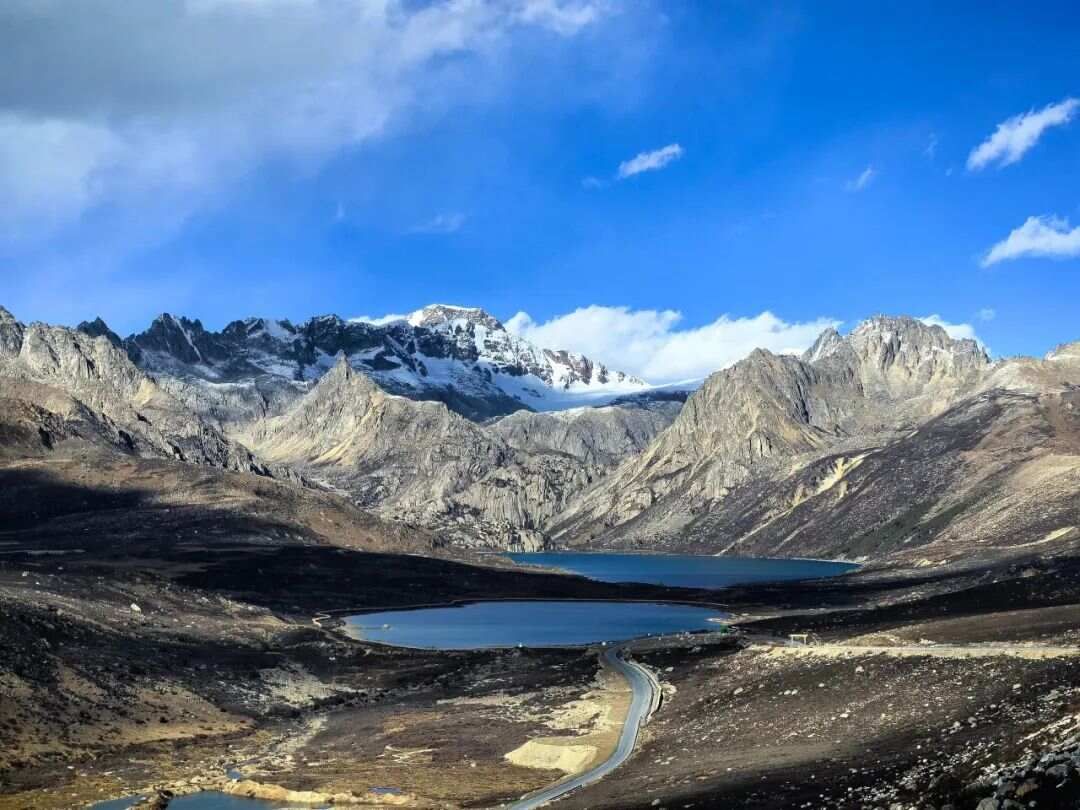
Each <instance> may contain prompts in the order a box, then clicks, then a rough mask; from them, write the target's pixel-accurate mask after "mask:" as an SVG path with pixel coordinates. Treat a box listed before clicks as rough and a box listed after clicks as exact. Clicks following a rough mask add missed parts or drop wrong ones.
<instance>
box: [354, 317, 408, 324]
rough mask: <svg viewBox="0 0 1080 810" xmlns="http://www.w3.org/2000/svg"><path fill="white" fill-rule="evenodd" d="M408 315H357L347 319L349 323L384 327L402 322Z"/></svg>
mask: <svg viewBox="0 0 1080 810" xmlns="http://www.w3.org/2000/svg"><path fill="white" fill-rule="evenodd" d="M408 317H409V316H408V315H377V316H376V315H357V316H355V317H353V318H349V322H350V323H370V324H371V325H373V326H386V324H388V323H393V322H394V321H404V320H405V319H407V318H408Z"/></svg>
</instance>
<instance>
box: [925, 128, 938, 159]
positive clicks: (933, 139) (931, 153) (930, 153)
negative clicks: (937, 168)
mask: <svg viewBox="0 0 1080 810" xmlns="http://www.w3.org/2000/svg"><path fill="white" fill-rule="evenodd" d="M937 144H938V138H937V135H936V134H935V133H933V132H931V133H930V138H929V139H928V140H927V142H926V147H925V148H924V149H923V155H925V156H926V157H928V158H930V160H933V159H934V157H935V156H936V155H937Z"/></svg>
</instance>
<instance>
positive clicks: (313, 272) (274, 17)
mask: <svg viewBox="0 0 1080 810" xmlns="http://www.w3.org/2000/svg"><path fill="white" fill-rule="evenodd" d="M941 6H942V4H940V3H930V2H927V3H910V4H906V5H905V6H904V7H903V8H900V7H897V8H896V9H888V8H886V7H885V4H880V3H855V2H851V3H847V2H836V3H777V4H770V3H765V2H736V3H724V2H701V3H686V2H679V3H674V2H673V3H666V2H648V1H647V0H640V1H636V2H633V3H617V2H613V0H455V1H454V2H448V3H420V2H396V0H367V2H363V3H359V2H357V3H352V2H349V1H348V0H187V2H173V3H162V4H147V7H145V8H142V7H135V6H133V5H132V4H130V3H127V2H126V0H100V1H99V2H98V3H96V4H88V5H84V6H81V7H80V8H79V10H77V11H73V10H72V8H71V7H70V6H69V5H67V4H62V3H59V2H57V3H55V4H54V3H52V2H44V3H31V2H29V0H26V2H25V3H24V2H23V0H17V2H15V3H12V4H6V5H5V8H4V9H3V10H0V32H6V33H0V47H2V48H3V52H5V53H8V54H10V62H11V65H14V67H15V69H14V70H7V71H4V74H5V77H4V78H0V194H2V195H3V197H4V198H5V199H7V200H8V201H9V205H8V206H6V208H7V210H6V212H4V213H0V303H2V304H3V305H4V306H6V307H7V308H9V309H11V310H12V311H13V312H14V313H15V314H16V315H17V316H19V317H20V318H23V319H26V320H30V319H42V320H50V321H58V322H67V323H74V322H77V321H79V320H81V319H84V318H91V317H93V316H95V315H99V314H100V315H102V316H103V317H104V318H105V319H106V320H107V321H108V322H109V323H110V324H112V325H113V326H114V328H116V329H117V330H118V331H120V332H122V333H127V332H129V331H132V330H135V329H139V328H142V327H143V326H144V325H145V324H146V323H147V322H148V321H149V320H150V319H151V318H152V317H153V316H154V314H156V313H158V312H160V311H163V310H168V311H170V312H174V313H182V314H187V315H190V316H192V317H200V318H202V319H203V321H204V322H205V323H206V324H207V325H208V326H213V327H220V326H222V325H224V323H226V322H227V321H229V320H231V319H233V318H235V317H242V316H246V315H249V314H260V315H269V316H275V317H289V318H292V319H303V318H306V317H308V316H310V315H312V314H317V313H323V312H336V313H339V314H341V315H343V316H346V317H350V316H359V315H371V316H377V315H382V314H384V313H390V312H406V311H409V310H412V309H415V308H417V307H419V306H421V305H423V304H425V303H430V302H434V301H439V302H450V303H461V304H468V305H476V306H482V307H484V308H486V309H488V310H489V311H491V312H492V313H494V314H495V315H497V316H499V317H501V318H503V319H507V320H509V319H511V318H512V317H513V316H515V314H516V313H518V312H520V311H524V312H526V313H527V314H528V317H524V316H522V317H517V318H514V319H513V323H514V324H515V325H516V326H517V328H519V329H520V330H521V331H523V332H524V333H526V334H529V335H530V336H532V337H535V338H537V339H544V340H547V341H554V340H558V341H561V342H563V343H568V344H571V345H568V346H567V347H568V348H571V349H578V350H583V351H586V352H587V353H590V352H591V353H593V354H596V353H601V354H607V355H611V354H615V355H616V357H614V358H611V357H607V358H605V357H601V359H611V360H612V361H614V360H619V361H622V362H623V363H624V364H630V365H633V366H634V368H631V369H629V370H631V371H643V370H645V369H648V368H650V367H651V368H656V367H657V364H658V363H660V362H661V359H662V357H663V356H665V354H664V353H665V352H667V354H668V355H670V353H671V352H672V351H674V350H675V348H674V347H681V348H682V350H683V351H684V352H689V353H698V354H700V355H701V358H700V361H698V362H697V365H698V366H702V367H707V366H708V365H709V364H715V363H718V362H719V363H723V362H729V361H730V359H733V358H734V357H735V356H737V355H738V354H739V353H740V352H741V351H743V350H744V348H745V347H746V346H751V345H756V344H757V343H761V344H764V345H768V346H769V347H770V348H774V349H783V348H787V347H788V345H787V344H789V343H790V347H791V348H797V347H798V346H800V345H802V344H804V343H805V342H806V340H807V335H810V334H812V333H813V332H816V330H817V329H818V328H819V327H820V326H821V325H822V324H824V323H829V322H835V321H838V322H842V323H843V324H845V325H847V326H851V325H853V324H854V323H855V322H857V321H858V320H859V319H860V318H863V317H865V316H867V315H869V314H873V313H875V312H888V313H907V314H912V315H916V316H928V315H938V316H940V318H941V319H943V320H944V321H945V322H947V323H949V324H953V325H956V330H955V331H956V333H957V334H972V333H975V334H977V335H978V336H979V337H980V338H981V339H982V340H984V341H985V343H986V344H987V345H989V346H990V347H991V348H992V350H993V351H994V352H995V353H996V354H1013V353H1037V354H1041V353H1042V352H1045V351H1046V350H1047V349H1049V348H1051V347H1052V346H1053V345H1054V344H1056V343H1059V342H1063V341H1067V340H1077V339H1080V231H1078V230H1074V229H1076V228H1077V226H1078V225H1080V110H1077V109H1076V107H1077V103H1076V102H1074V101H1071V100H1072V99H1074V98H1076V97H1080V49H1078V48H1077V47H1076V42H1078V41H1080V9H1078V8H1077V6H1076V5H1075V4H1074V3H1041V4H1024V7H1022V6H1021V5H1020V4H1015V3H987V2H979V3H951V4H948V9H947V10H943V9H942V8H941ZM136 8H137V10H136ZM5 37H9V38H10V41H8V42H4V41H3V39H4V38H5ZM72 54H74V56H73V55H72ZM1029 113H1030V115H1028V116H1027V117H1026V118H1019V119H1018V118H1017V116H1024V115H1025V114H1029ZM999 126H1004V129H1003V130H1002V131H1001V132H1000V133H999V135H998V139H997V140H996V141H993V142H991V143H989V144H988V145H987V146H986V147H984V148H983V152H982V157H981V158H979V159H978V160H975V161H974V162H972V155H973V152H975V150H977V149H978V148H979V147H980V145H981V144H984V143H986V142H987V141H988V139H991V137H992V136H994V134H995V132H996V131H997V130H998V128H999ZM676 145H677V147H678V148H677V149H674V148H672V147H675V146H676ZM664 147H669V150H668V152H666V153H663V154H664V155H666V156H667V157H668V158H669V160H668V162H666V163H664V160H663V159H662V157H654V158H649V157H648V155H649V153H652V152H655V151H657V150H661V149H663V148H664ZM638 155H643V157H642V158H641V159H640V160H639V161H638V164H637V165H638V166H639V167H648V166H653V168H651V169H648V168H646V170H642V171H639V172H637V173H634V174H630V175H629V176H624V177H621V176H620V166H621V165H623V164H627V165H628V166H629V165H630V164H629V161H632V160H633V159H634V158H635V156H638ZM661 164H662V165H661ZM969 164H970V165H969ZM627 173H628V172H627V171H624V172H623V174H627ZM860 178H861V181H860ZM1032 217H1041V219H1035V220H1032V221H1031V222H1030V223H1029V222H1028V221H1029V218H1032ZM1025 223H1028V224H1027V225H1026V226H1025ZM1014 232H1016V233H1014ZM1010 234H1012V236H1011V237H1010ZM1006 240H1011V241H1009V242H1008V243H1007V245H1006V246H1004V247H1001V248H999V249H998V250H997V252H996V253H995V254H994V255H995V257H996V259H997V260H996V261H994V262H993V263H992V264H989V265H988V266H984V265H986V259H987V256H988V255H989V252H990V251H991V250H992V249H993V248H994V246H995V245H998V244H1000V243H1003V242H1006ZM586 308H587V309H586ZM612 308H622V309H612ZM581 309H585V311H584V313H578V315H577V316H576V317H575V318H571V319H569V320H568V319H566V318H565V317H564V316H567V315H569V314H571V313H574V312H575V311H576V310H581ZM764 312H768V313H771V314H772V316H774V317H773V318H772V319H771V320H770V319H767V318H766V319H764V320H763V319H762V317H761V316H762V313H764ZM676 313H677V314H676ZM725 316H726V320H720V321H718V319H721V318H725ZM713 327H715V328H713ZM641 330H644V332H642V331H641ZM639 338H642V339H644V338H648V340H645V341H644V342H639V343H634V341H635V340H637V339H639ZM650 341H651V342H650ZM716 341H727V343H726V344H725V346H724V347H722V349H717V348H716V347H715V346H713V345H712V344H713V343H715V342H716ZM629 344H633V345H640V346H649V347H652V348H651V349H642V351H646V352H650V351H651V352H653V354H651V355H650V356H648V357H642V358H641V359H637V358H635V357H631V356H628V355H627V354H626V353H625V352H620V351H619V346H620V345H621V346H625V345H629ZM658 347H659V348H658ZM690 366H694V364H693V363H691V364H690ZM695 367H696V366H695ZM688 368H689V366H688Z"/></svg>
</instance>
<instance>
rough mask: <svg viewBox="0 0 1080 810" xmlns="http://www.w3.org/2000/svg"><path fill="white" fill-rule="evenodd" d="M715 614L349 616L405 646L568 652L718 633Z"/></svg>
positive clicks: (671, 610)
mask: <svg viewBox="0 0 1080 810" xmlns="http://www.w3.org/2000/svg"><path fill="white" fill-rule="evenodd" d="M722 617H723V614H721V613H719V612H717V611H716V610H713V609H710V608H703V607H695V606H690V605H670V604H660V603H656V602H555V601H505V602H472V603H469V604H466V605H460V606H455V607H438V608H423V609H420V610H389V611H384V612H381V613H363V614H360V615H357V616H349V617H347V618H346V620H345V621H346V624H347V626H348V628H349V631H350V632H351V633H352V634H353V635H355V636H356V637H357V638H361V639H366V640H368V641H380V642H382V643H384V644H394V645H397V646H401V647H423V648H426V649H438V650H473V649H483V648H488V647H516V646H519V645H520V646H522V647H567V646H577V645H583V644H595V643H597V642H600V641H625V640H627V639H631V638H640V637H642V636H648V635H655V634H661V633H680V632H683V631H687V630H717V629H719V624H718V623H717V622H716V621H709V619H719V618H722Z"/></svg>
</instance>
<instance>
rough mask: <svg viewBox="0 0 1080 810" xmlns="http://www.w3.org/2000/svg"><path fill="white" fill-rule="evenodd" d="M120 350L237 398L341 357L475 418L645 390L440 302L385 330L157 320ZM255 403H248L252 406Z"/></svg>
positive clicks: (222, 411) (321, 369) (332, 319)
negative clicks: (241, 391) (225, 387)
mask: <svg viewBox="0 0 1080 810" xmlns="http://www.w3.org/2000/svg"><path fill="white" fill-rule="evenodd" d="M123 344H124V347H125V348H126V349H127V352H128V355H129V356H130V357H131V358H132V360H134V361H135V362H136V363H137V364H138V365H139V366H140V367H141V368H143V369H144V370H146V371H149V372H152V373H153V374H154V375H155V376H156V377H158V378H161V379H164V378H166V377H171V378H175V379H176V380H179V381H180V382H182V384H183V385H188V386H202V388H204V389H205V388H206V386H205V385H204V383H205V382H213V383H226V382H227V383H232V384H234V385H233V388H232V390H233V391H234V393H235V391H236V390H238V389H237V385H236V384H239V385H240V386H241V387H242V386H247V387H248V388H251V387H252V386H262V387H263V388H265V387H266V385H267V384H268V380H271V379H274V380H277V381H278V382H279V385H278V388H279V389H281V390H282V391H284V390H285V389H284V388H282V384H284V383H288V384H289V385H292V386H293V387H297V386H299V387H303V386H307V385H310V384H311V383H313V382H314V381H316V380H318V379H319V378H320V377H322V375H323V374H325V373H326V372H327V371H328V370H329V369H330V368H331V366H333V365H334V358H336V357H337V356H338V354H339V353H344V354H345V356H346V358H347V359H348V362H349V363H350V364H351V365H352V367H353V368H355V369H357V370H358V371H361V372H363V373H365V374H367V375H369V376H370V377H371V378H372V379H373V380H374V381H375V382H376V383H377V384H378V385H380V386H381V387H382V388H384V389H385V390H386V391H388V392H390V393H393V394H399V395H402V396H408V397H411V398H414V399H422V400H436V401H440V402H443V403H445V404H446V405H447V406H448V407H450V408H451V409H452V410H454V411H456V412H458V413H460V414H462V415H463V416H466V417H468V418H470V419H480V420H482V419H487V418H490V417H493V416H501V415H505V414H507V413H512V412H513V411H515V410H520V409H522V408H526V409H536V410H549V409H557V408H560V407H568V406H573V405H577V404H581V402H582V398H589V399H590V404H603V402H602V401H598V400H597V397H599V398H600V400H603V399H604V397H606V398H607V399H612V398H614V397H617V396H620V395H623V394H628V393H633V392H636V391H640V390H643V389H646V388H647V387H648V386H647V385H646V384H645V383H644V382H642V381H641V380H638V379H636V378H634V377H630V376H628V375H626V374H622V373H620V372H617V371H610V370H608V369H607V368H606V367H604V366H603V365H601V364H599V363H595V362H593V361H592V360H590V359H589V358H586V357H582V356H581V355H578V354H574V353H571V352H566V351H560V350H549V349H543V348H540V347H537V346H535V345H533V344H532V343H530V342H529V341H527V340H524V339H523V338H520V337H518V336H516V335H513V334H511V333H510V332H509V331H507V330H506V328H505V327H504V326H503V324H501V323H500V322H499V320H498V319H497V318H495V317H493V316H492V315H490V314H489V313H487V312H485V311H484V310H482V309H479V308H476V307H458V306H450V305H447V304H435V305H432V306H428V307H424V308H423V309H420V310H417V311H416V312H414V313H412V314H411V315H409V316H408V317H406V318H401V319H397V320H393V321H389V322H385V323H369V322H366V321H358V320H349V321H347V320H344V319H342V318H340V317H338V316H337V315H320V316H316V317H314V318H311V319H309V320H307V321H304V322H302V323H298V324H294V323H292V322H290V321H287V320H274V319H269V318H247V319H244V320H237V321H233V322H232V323H230V324H229V325H228V326H226V327H225V328H224V329H223V330H222V331H221V332H210V331H207V330H206V329H205V328H204V327H203V325H202V323H201V322H199V321H198V320H189V319H187V318H182V317H176V316H173V315H170V314H164V315H161V316H159V317H158V318H157V319H156V320H155V321H154V323H153V324H152V325H151V326H150V328H149V329H147V330H146V331H145V332H142V333H140V334H137V335H132V336H131V337H129V338H128V339H127V340H126V341H124V342H123ZM203 393H204V394H206V392H205V391H204V392H203ZM286 393H287V392H286ZM297 393H299V388H298V389H297ZM184 396H185V400H186V401H190V402H192V403H196V404H197V403H199V402H201V401H205V402H207V403H209V405H208V407H210V408H212V410H213V411H214V412H213V415H214V417H215V418H218V419H224V420H225V421H235V419H234V416H235V414H233V415H232V416H230V414H229V413H228V412H227V411H228V410H229V405H228V403H224V402H221V398H222V394H221V392H220V391H219V392H216V393H213V394H212V395H209V396H206V395H200V396H196V395H195V394H192V393H190V392H188V393H186V394H185V395H184ZM230 396H232V395H230ZM260 396H261V395H259V396H256V395H254V394H253V395H252V396H251V397H248V398H247V399H246V400H245V402H248V401H249V400H250V402H249V404H251V403H255V404H257V402H258V400H259V398H260ZM575 398H576V399H575ZM604 401H606V400H604ZM245 412H246V411H245Z"/></svg>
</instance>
